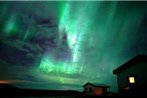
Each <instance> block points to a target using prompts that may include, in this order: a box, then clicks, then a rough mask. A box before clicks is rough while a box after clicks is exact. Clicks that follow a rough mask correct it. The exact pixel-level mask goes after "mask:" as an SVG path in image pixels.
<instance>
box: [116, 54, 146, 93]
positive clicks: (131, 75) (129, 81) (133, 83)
mask: <svg viewBox="0 0 147 98" xmlns="http://www.w3.org/2000/svg"><path fill="white" fill-rule="evenodd" d="M113 74H115V75H117V82H118V90H119V92H120V94H124V95H125V94H126V95H144V94H145V93H146V89H147V55H137V56H135V57H133V58H132V59H130V60H129V61H127V62H126V63H124V64H123V65H121V66H120V67H118V68H117V69H115V70H113Z"/></svg>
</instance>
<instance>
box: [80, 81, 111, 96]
mask: <svg viewBox="0 0 147 98" xmlns="http://www.w3.org/2000/svg"><path fill="white" fill-rule="evenodd" d="M83 87H84V93H85V94H86V95H92V96H104V95H106V94H107V89H108V88H110V87H109V86H107V85H105V84H98V83H86V84H84V85H83Z"/></svg>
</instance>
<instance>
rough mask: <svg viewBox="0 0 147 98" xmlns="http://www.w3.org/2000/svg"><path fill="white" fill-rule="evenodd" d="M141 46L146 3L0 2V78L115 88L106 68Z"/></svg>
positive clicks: (39, 85) (27, 84)
mask: <svg viewBox="0 0 147 98" xmlns="http://www.w3.org/2000/svg"><path fill="white" fill-rule="evenodd" d="M146 50H147V2H129V1H126V2H120V1H118V2H115V1H114V2H108V1H107V2H106V1H104V2H102V1H93V2H90V1H87V2H86V1H77V2H72V1H62V2H59V1H54V2H53V1H46V2H39V1H38V2H0V83H10V84H12V85H14V86H17V87H21V88H32V89H53V90H79V91H82V85H83V84H84V83H87V82H92V83H100V84H107V85H109V86H110V87H111V88H110V90H111V91H117V81H116V76H115V75H113V73H112V71H113V70H114V69H116V68H117V67H119V66H120V65H122V64H123V63H125V62H126V61H128V60H129V59H131V58H132V57H134V56H135V55H137V54H146Z"/></svg>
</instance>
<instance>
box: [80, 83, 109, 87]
mask: <svg viewBox="0 0 147 98" xmlns="http://www.w3.org/2000/svg"><path fill="white" fill-rule="evenodd" d="M87 85H91V86H93V87H104V88H110V87H109V86H107V85H105V84H99V83H86V84H84V85H83V87H85V86H87Z"/></svg>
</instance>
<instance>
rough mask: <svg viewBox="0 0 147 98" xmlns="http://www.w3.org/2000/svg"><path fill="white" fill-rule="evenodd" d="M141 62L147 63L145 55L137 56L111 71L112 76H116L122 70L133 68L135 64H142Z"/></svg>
mask: <svg viewBox="0 0 147 98" xmlns="http://www.w3.org/2000/svg"><path fill="white" fill-rule="evenodd" d="M143 61H147V55H137V56H135V57H134V58H132V59H131V60H129V61H127V62H126V63H124V64H123V65H121V66H120V67H118V68H117V69H115V70H113V74H118V73H120V72H122V71H123V70H125V69H127V68H129V67H131V66H133V64H135V63H137V62H143Z"/></svg>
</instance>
